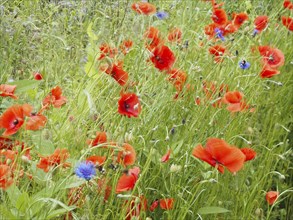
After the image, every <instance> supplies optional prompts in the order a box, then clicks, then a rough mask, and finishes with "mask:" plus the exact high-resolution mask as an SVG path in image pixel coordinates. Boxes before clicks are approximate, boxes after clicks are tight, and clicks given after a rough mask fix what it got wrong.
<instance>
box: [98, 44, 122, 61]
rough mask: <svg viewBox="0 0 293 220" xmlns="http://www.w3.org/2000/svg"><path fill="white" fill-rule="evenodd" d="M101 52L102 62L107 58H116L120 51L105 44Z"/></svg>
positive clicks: (100, 58)
mask: <svg viewBox="0 0 293 220" xmlns="http://www.w3.org/2000/svg"><path fill="white" fill-rule="evenodd" d="M100 52H101V54H100V56H99V58H98V60H102V59H104V58H105V57H110V58H114V57H115V56H116V55H117V54H118V49H117V48H114V47H111V46H110V45H109V44H107V43H103V44H101V46H100Z"/></svg>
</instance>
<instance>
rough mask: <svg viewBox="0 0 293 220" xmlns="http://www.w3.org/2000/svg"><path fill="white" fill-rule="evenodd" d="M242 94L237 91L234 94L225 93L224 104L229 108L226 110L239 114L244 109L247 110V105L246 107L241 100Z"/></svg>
mask: <svg viewBox="0 0 293 220" xmlns="http://www.w3.org/2000/svg"><path fill="white" fill-rule="evenodd" d="M242 98H243V94H242V93H241V92H239V91H234V92H227V93H226V94H225V96H224V99H223V100H224V102H225V103H227V104H228V105H229V106H228V107H227V109H228V110H229V111H230V112H240V111H243V110H245V109H248V108H249V105H247V104H246V103H245V102H244V101H243V100H242Z"/></svg>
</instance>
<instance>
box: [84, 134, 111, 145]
mask: <svg viewBox="0 0 293 220" xmlns="http://www.w3.org/2000/svg"><path fill="white" fill-rule="evenodd" d="M106 142H107V134H106V132H99V131H97V132H96V138H95V139H93V140H87V141H86V143H87V144H88V145H90V146H92V147H93V146H97V145H99V144H103V143H106Z"/></svg>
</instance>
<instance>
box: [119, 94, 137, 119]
mask: <svg viewBox="0 0 293 220" xmlns="http://www.w3.org/2000/svg"><path fill="white" fill-rule="evenodd" d="M118 112H119V114H121V115H125V116H127V117H128V118H130V117H137V116H138V115H139V113H140V112H141V106H140V102H139V100H138V97H137V96H136V95H135V94H134V93H124V94H123V93H122V94H121V97H120V99H119V101H118Z"/></svg>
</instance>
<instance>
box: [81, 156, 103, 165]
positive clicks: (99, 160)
mask: <svg viewBox="0 0 293 220" xmlns="http://www.w3.org/2000/svg"><path fill="white" fill-rule="evenodd" d="M86 161H90V162H92V163H93V164H95V165H98V166H102V165H103V164H104V162H105V161H106V157H105V156H97V155H93V156H90V157H88V158H86Z"/></svg>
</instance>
